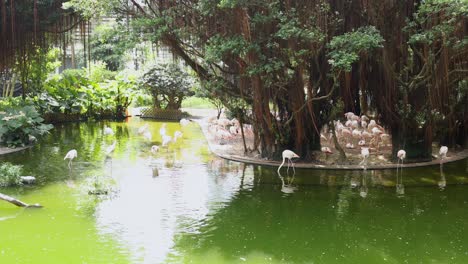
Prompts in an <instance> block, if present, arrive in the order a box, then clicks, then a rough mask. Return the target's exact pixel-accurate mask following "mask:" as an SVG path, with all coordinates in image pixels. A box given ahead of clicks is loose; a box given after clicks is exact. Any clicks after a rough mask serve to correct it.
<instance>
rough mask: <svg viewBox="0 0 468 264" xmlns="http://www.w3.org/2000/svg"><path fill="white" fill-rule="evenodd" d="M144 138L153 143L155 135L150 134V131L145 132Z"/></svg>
mask: <svg viewBox="0 0 468 264" xmlns="http://www.w3.org/2000/svg"><path fill="white" fill-rule="evenodd" d="M143 137H144V138H145V139H146V140H148V141H151V139H152V138H153V135H152V134H151V132H149V131H148V130H147V131H145V132H143Z"/></svg>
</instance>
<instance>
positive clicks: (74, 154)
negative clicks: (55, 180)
mask: <svg viewBox="0 0 468 264" xmlns="http://www.w3.org/2000/svg"><path fill="white" fill-rule="evenodd" d="M76 157H78V152H77V151H76V149H72V150H70V151H68V152H67V155H65V158H63V160H66V159H69V160H70V161H69V162H68V168H69V169H70V170H71V163H72V160H73V159H74V158H76Z"/></svg>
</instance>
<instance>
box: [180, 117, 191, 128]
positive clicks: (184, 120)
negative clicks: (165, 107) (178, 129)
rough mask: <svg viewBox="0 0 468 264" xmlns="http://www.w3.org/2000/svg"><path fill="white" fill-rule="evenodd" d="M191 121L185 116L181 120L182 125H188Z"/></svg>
mask: <svg viewBox="0 0 468 264" xmlns="http://www.w3.org/2000/svg"><path fill="white" fill-rule="evenodd" d="M189 122H190V121H189V120H187V119H185V118H182V119H181V120H180V125H181V126H186V125H188V124H189Z"/></svg>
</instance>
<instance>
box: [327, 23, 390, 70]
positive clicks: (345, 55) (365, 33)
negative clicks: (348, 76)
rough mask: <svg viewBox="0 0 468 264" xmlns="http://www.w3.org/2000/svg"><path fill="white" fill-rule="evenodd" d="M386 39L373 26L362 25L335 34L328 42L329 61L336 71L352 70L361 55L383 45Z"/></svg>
mask: <svg viewBox="0 0 468 264" xmlns="http://www.w3.org/2000/svg"><path fill="white" fill-rule="evenodd" d="M383 42H384V39H383V38H382V36H381V35H380V32H379V31H378V30H377V29H376V28H375V27H373V26H368V27H360V28H358V29H357V30H355V31H352V32H347V33H345V34H343V35H339V36H334V37H333V38H332V40H331V41H330V43H329V44H328V47H329V52H328V58H329V60H328V63H330V65H331V66H332V68H333V70H335V71H340V70H343V71H347V72H349V71H351V66H352V64H353V63H355V62H357V61H358V59H359V57H360V55H363V54H366V53H368V52H370V51H372V50H374V49H377V48H381V47H383V45H382V43H383Z"/></svg>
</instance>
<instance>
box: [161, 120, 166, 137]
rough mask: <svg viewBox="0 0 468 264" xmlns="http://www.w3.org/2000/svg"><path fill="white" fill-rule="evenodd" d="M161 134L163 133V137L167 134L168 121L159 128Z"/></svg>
mask: <svg viewBox="0 0 468 264" xmlns="http://www.w3.org/2000/svg"><path fill="white" fill-rule="evenodd" d="M159 135H161V137H164V136H165V135H166V123H163V124H162V126H161V128H160V129H159Z"/></svg>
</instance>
